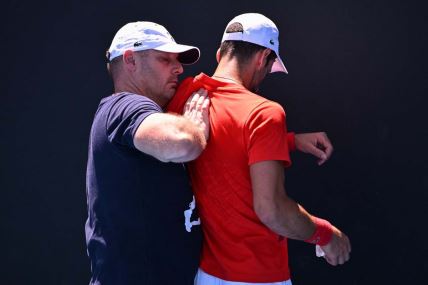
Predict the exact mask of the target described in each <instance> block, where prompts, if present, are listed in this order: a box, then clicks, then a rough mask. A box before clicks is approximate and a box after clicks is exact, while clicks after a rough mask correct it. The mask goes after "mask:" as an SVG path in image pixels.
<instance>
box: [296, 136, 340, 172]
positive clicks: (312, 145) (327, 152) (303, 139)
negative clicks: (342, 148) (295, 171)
mask: <svg viewBox="0 0 428 285" xmlns="http://www.w3.org/2000/svg"><path fill="white" fill-rule="evenodd" d="M295 142H296V149H297V150H299V151H301V152H304V153H309V154H312V155H314V156H316V157H318V158H319V160H318V165H321V164H323V163H324V162H326V161H327V160H328V159H329V158H330V156H331V154H332V153H333V146H332V144H331V142H330V140H329V139H328V137H327V135H326V133H324V132H319V133H305V134H296V135H295Z"/></svg>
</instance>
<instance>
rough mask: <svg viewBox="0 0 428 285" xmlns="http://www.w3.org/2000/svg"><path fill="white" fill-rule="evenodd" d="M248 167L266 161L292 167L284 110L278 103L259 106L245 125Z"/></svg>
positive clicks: (266, 103)
mask: <svg viewBox="0 0 428 285" xmlns="http://www.w3.org/2000/svg"><path fill="white" fill-rule="evenodd" d="M245 132H246V135H245V138H246V141H247V153H248V165H251V164H254V163H256V162H260V161H266V160H280V161H282V162H283V163H284V166H285V167H288V166H290V165H291V159H290V154H289V146H288V141H287V129H286V125H285V112H284V109H283V108H282V107H281V106H280V105H279V104H277V103H274V102H270V101H267V102H264V103H262V104H260V105H259V106H257V107H256V108H255V109H254V110H253V111H252V112H251V113H250V115H249V117H248V119H247V121H246V123H245Z"/></svg>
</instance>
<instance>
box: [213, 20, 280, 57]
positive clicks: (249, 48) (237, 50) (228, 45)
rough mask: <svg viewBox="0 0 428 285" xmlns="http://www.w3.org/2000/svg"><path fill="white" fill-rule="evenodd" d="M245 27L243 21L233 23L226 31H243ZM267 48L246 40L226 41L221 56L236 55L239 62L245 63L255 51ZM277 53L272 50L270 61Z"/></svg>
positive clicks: (223, 43) (222, 45) (222, 44)
mask: <svg viewBox="0 0 428 285" xmlns="http://www.w3.org/2000/svg"><path fill="white" fill-rule="evenodd" d="M243 32H244V28H243V26H242V24H241V23H237V22H235V23H232V24H230V25H229V26H228V27H227V28H226V33H243ZM264 49H266V48H265V47H263V46H260V45H257V44H253V43H249V42H244V41H224V42H222V43H221V45H220V57H223V56H225V55H229V56H230V57H236V58H237V59H238V62H241V63H245V62H246V61H247V60H248V59H249V58H251V57H252V56H253V55H254V54H255V53H257V52H259V51H261V50H264ZM275 58H276V54H275V52H274V51H272V52H271V53H270V54H269V57H268V61H267V62H269V61H270V60H274V59H275Z"/></svg>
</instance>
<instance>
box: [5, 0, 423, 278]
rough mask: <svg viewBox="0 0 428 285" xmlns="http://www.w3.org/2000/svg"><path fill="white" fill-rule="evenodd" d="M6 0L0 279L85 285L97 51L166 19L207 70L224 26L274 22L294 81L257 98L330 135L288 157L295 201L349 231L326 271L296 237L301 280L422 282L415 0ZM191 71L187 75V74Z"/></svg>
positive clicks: (273, 83) (419, 20) (274, 78)
mask: <svg viewBox="0 0 428 285" xmlns="http://www.w3.org/2000/svg"><path fill="white" fill-rule="evenodd" d="M209 3H210V4H208V2H207V1H196V0H193V1H170V2H168V1H150V2H149V1H129V0H127V1H125V0H123V1H86V2H85V1H51V2H40V1H5V2H3V4H2V8H1V9H2V12H3V13H2V14H3V16H2V17H1V19H0V21H1V22H0V24H1V27H2V28H1V30H2V34H3V36H2V37H1V55H2V57H1V63H2V67H1V68H0V69H1V78H2V88H1V90H2V92H1V94H0V98H1V101H0V102H1V103H0V123H1V124H0V128H1V129H0V134H1V137H0V138H1V139H0V161H1V164H0V175H1V176H0V247H1V248H0V256H1V258H0V260H1V261H0V262H1V264H0V284H2V285H3V284H4V285H14V284H55V285H57V284H60V285H66V284H67V285H68V284H73V285H74V284H87V283H88V280H89V270H90V269H89V262H88V259H87V257H86V249H85V240H84V222H85V219H86V197H85V167H86V158H87V142H88V134H89V129H90V125H91V121H92V118H93V115H94V112H95V110H96V107H97V105H98V102H99V100H100V99H101V98H102V97H105V96H107V95H109V94H110V92H111V90H112V86H111V83H110V79H109V78H108V75H107V73H106V71H105V61H104V53H105V50H106V49H107V48H108V46H109V45H110V42H111V40H112V38H113V36H114V34H115V33H116V31H117V30H118V29H119V28H120V27H121V26H122V25H124V24H125V23H127V22H129V21H136V20H150V21H154V22H158V23H160V24H162V25H164V26H165V27H166V28H167V29H168V30H169V31H170V32H171V34H172V35H173V36H174V37H175V39H176V40H177V41H178V42H179V43H186V44H194V45H196V46H199V47H200V49H201V52H202V58H201V59H200V61H199V63H197V64H196V65H194V66H190V67H187V68H186V71H185V74H184V75H194V74H197V73H199V72H200V71H204V72H206V73H207V74H212V72H213V71H214V68H215V65H216V62H215V51H216V49H217V47H218V44H219V42H220V39H221V36H222V32H223V29H224V27H225V25H226V24H227V22H228V21H229V20H231V19H232V18H233V17H234V16H236V15H237V14H241V13H244V12H259V13H263V14H265V15H266V16H268V17H270V18H271V19H272V20H273V21H274V22H275V23H276V24H277V26H278V27H279V29H280V43H281V45H280V52H281V56H282V58H283V59H284V61H285V63H286V66H287V68H288V70H289V72H290V74H289V75H287V76H285V75H284V74H273V75H271V76H269V77H268V78H267V79H266V80H265V82H264V84H263V86H262V91H261V92H262V93H263V94H264V95H265V96H267V97H268V98H271V99H273V100H276V101H279V102H280V103H281V104H282V105H283V106H284V107H285V109H286V111H287V120H288V127H289V129H291V130H293V131H296V132H307V131H320V130H324V131H326V132H327V133H328V135H329V137H330V139H331V140H332V142H333V143H334V146H335V152H334V155H333V157H332V158H331V160H330V161H329V162H328V163H327V164H325V165H324V166H322V167H318V166H317V165H316V163H315V160H314V159H313V158H312V157H310V156H309V155H305V154H297V153H296V154H293V163H294V164H293V167H292V168H291V169H290V170H288V171H287V173H286V188H287V191H288V193H289V195H290V196H292V197H293V198H294V199H295V200H297V201H298V202H300V203H301V204H302V205H304V206H305V207H306V208H307V209H308V210H309V211H310V212H312V213H314V214H316V215H319V216H322V217H325V218H328V219H329V220H331V221H332V222H333V223H335V224H336V225H337V226H338V227H340V228H341V229H343V231H345V232H346V233H347V234H348V235H349V236H350V238H351V241H352V245H353V251H352V259H351V261H350V262H348V263H347V264H346V265H344V266H340V267H331V266H329V265H328V264H327V263H326V262H324V261H323V260H322V259H318V258H316V257H315V254H314V248H313V246H311V245H308V244H305V243H302V242H296V241H290V260H291V261H290V262H291V270H292V273H293V283H294V284H295V285H299V284H428V277H427V276H426V274H427V272H428V261H427V258H428V240H427V233H428V231H427V225H428V223H427V218H428V217H427V216H428V215H427V211H428V202H427V201H428V194H427V193H428V174H427V169H428V167H427V163H428V155H427V148H428V131H427V126H426V123H427V118H426V111H425V109H426V104H427V103H428V99H427V98H426V96H427V83H426V81H427V75H428V74H427V58H428V57H427V53H426V50H427V17H426V13H425V11H426V9H424V7H423V5H421V4H418V3H416V2H411V1H386V0H384V1H383V0H382V1H369V0H360V1H350V0H343V1H339V0H333V1H329V0H327V1H317V0H299V1H264V2H262V1H257V2H253V1H223V0H218V1H212V2H209ZM184 75H183V76H184Z"/></svg>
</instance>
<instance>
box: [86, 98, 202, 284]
mask: <svg viewBox="0 0 428 285" xmlns="http://www.w3.org/2000/svg"><path fill="white" fill-rule="evenodd" d="M158 112H162V109H161V108H160V107H159V106H158V105H157V104H156V103H155V102H153V101H152V100H150V99H148V98H147V97H144V96H141V95H136V94H131V93H119V94H115V95H111V96H109V97H106V98H104V99H102V101H101V103H100V105H99V107H98V110H97V112H96V114H95V118H94V121H93V124H92V128H91V134H90V141H89V152H88V165H87V174H86V185H87V186H86V191H87V199H88V220H87V222H86V227H85V230H86V242H87V248H88V255H89V257H90V260H91V269H92V279H91V283H90V284H97V285H110V284H112V285H122V284H123V285H127V284H132V285H135V284H153V285H155V284H183V285H184V284H189V285H190V284H193V278H194V275H195V273H196V270H197V266H198V263H199V253H200V246H201V232H200V226H193V227H191V228H190V229H189V222H192V221H193V222H195V220H197V219H198V218H197V215H195V213H193V215H192V216H191V217H190V219H191V220H189V213H190V210H191V208H193V207H191V206H192V205H190V204H191V202H192V200H193V195H192V192H191V189H190V185H189V182H188V179H187V175H186V172H185V169H184V166H183V165H182V164H175V163H163V162H160V161H159V160H157V159H155V158H153V157H151V156H149V155H146V154H144V153H142V152H140V151H138V150H137V149H136V148H135V146H134V144H133V136H134V134H135V132H136V130H137V128H138V126H139V125H140V123H141V122H142V121H143V120H144V119H145V118H146V117H147V116H149V115H150V114H153V113H158ZM185 211H186V216H187V226H188V227H187V230H186V227H185ZM189 230H190V232H189Z"/></svg>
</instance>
